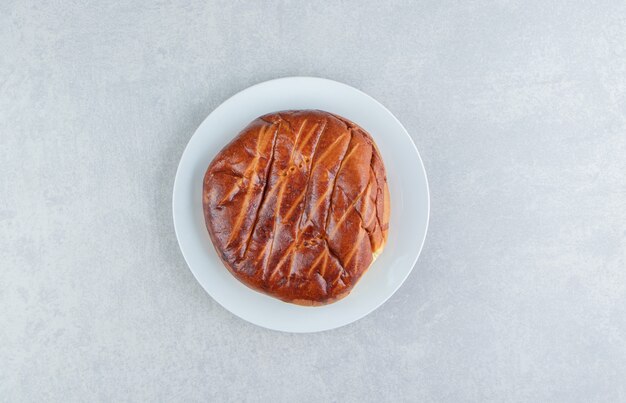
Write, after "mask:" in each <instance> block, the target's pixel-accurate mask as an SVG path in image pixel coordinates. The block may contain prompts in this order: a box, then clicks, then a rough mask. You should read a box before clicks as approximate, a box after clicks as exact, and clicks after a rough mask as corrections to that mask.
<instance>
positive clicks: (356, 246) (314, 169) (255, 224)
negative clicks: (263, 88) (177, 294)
mask: <svg viewBox="0 0 626 403" xmlns="http://www.w3.org/2000/svg"><path fill="white" fill-rule="evenodd" d="M203 208H204V217H205V221H206V226H207V229H208V231H209V235H210V237H211V240H212V241H213V245H214V246H215V249H216V250H217V252H218V254H219V256H220V258H221V259H222V261H223V262H224V264H225V266H226V267H227V268H228V270H229V271H230V272H231V273H232V274H233V275H234V276H235V277H236V278H237V279H238V280H240V281H241V282H242V283H244V284H246V285H247V286H249V287H250V288H252V289H254V290H257V291H260V292H263V293H266V294H269V295H271V296H274V297H276V298H279V299H281V300H283V301H286V302H291V303H295V304H300V305H323V304H328V303H331V302H334V301H337V300H338V299H341V298H343V297H344V296H346V295H348V294H349V293H350V291H351V290H352V288H353V287H354V285H355V284H356V283H357V282H358V280H359V279H360V278H361V276H362V275H363V273H364V272H365V271H366V270H367V268H368V267H369V266H370V264H371V263H372V261H373V259H374V256H375V255H377V254H378V253H380V252H381V251H382V248H383V246H384V244H385V241H386V238H387V230H388V227H389V191H388V188H387V178H386V175H385V168H384V166H383V162H382V159H381V157H380V154H379V152H378V149H377V148H376V145H375V144H374V141H373V140H372V138H371V136H370V135H369V134H368V133H367V132H366V131H365V130H363V129H362V128H360V127H359V126H357V125H356V124H354V123H352V122H350V121H349V120H347V119H345V118H342V117H340V116H336V115H333V114H330V113H327V112H323V111H318V110H300V111H283V112H277V113H272V114H268V115H264V116H261V117H259V118H257V119H256V120H254V121H253V122H252V123H250V124H249V125H248V126H247V127H246V128H245V129H244V130H243V131H242V132H241V133H239V135H238V136H237V137H236V138H235V139H234V140H233V141H232V142H230V144H228V145H227V146H226V147H225V148H224V149H222V151H220V153H219V154H218V155H217V156H216V157H215V159H214V160H213V161H212V162H211V164H210V165H209V168H208V169H207V171H206V174H205V176H204V184H203Z"/></svg>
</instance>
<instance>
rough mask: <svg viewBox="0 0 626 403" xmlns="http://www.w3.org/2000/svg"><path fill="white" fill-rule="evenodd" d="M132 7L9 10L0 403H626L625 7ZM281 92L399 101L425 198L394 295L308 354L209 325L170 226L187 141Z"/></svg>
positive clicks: (288, 343)
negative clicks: (425, 180) (225, 107)
mask: <svg viewBox="0 0 626 403" xmlns="http://www.w3.org/2000/svg"><path fill="white" fill-rule="evenodd" d="M125 3H126V2H124V3H118V4H115V2H112V1H52V2H48V1H39V0H37V1H22V0H8V1H7V0H4V1H1V2H0V400H6V401H22V400H23V401H42V400H51V401H113V400H115V401H125V400H128V401H131V400H132V401H278V402H282V401H284V402H294V401H300V402H309V401H310V402H314V401H337V402H363V401H372V402H378V401H389V402H397V401H438V402H441V401H447V402H458V401H584V402H588V401H603V402H607V401H620V400H621V401H624V400H625V399H626V383H625V382H624V376H625V374H626V4H625V3H624V2H622V1H602V2H597V4H595V5H593V4H587V5H584V6H581V5H580V3H583V2H570V1H544V0H541V1H530V2H529V1H521V0H520V1H505V0H502V1H493V2H491V1H459V2H441V1H432V2H426V1H410V2H409V1H405V2H394V3H393V4H384V5H383V4H382V3H380V2H377V1H370V2H356V1H355V2H352V3H350V2H332V3H331V2H329V3H320V2H312V1H282V2H273V3H269V2H268V3H266V5H263V6H261V2H257V3H256V5H255V4H254V3H253V2H239V1H208V2H207V1H161V2H143V3H144V4H141V2H127V3H128V4H125ZM574 3H578V5H575V4H574ZM264 4H265V3H264ZM289 75H314V76H322V77H327V78H331V79H335V80H339V81H343V82H346V83H347V84H350V85H353V86H356V87H357V88H360V89H362V90H364V91H365V92H367V93H369V94H371V95H372V96H374V97H375V98H377V99H378V100H380V101H381V102H382V103H383V104H385V105H386V106H387V107H388V108H389V109H390V110H391V111H392V112H394V113H395V114H396V116H397V117H398V118H399V119H400V120H401V121H402V122H403V123H404V125H405V126H406V127H407V129H408V130H409V132H410V133H411V135H412V136H413V138H414V139H415V142H416V144H417V146H418V148H419V149H420V151H421V153H422V157H423V159H424V162H425V165H426V169H427V171H428V174H429V179H430V186H431V192H432V217H431V226H430V232H429V236H428V238H427V240H426V244H425V247H424V251H423V253H422V257H421V258H420V260H419V262H418V263H417V265H416V268H415V270H414V271H413V274H412V275H411V276H410V278H409V279H408V280H407V282H406V283H405V285H404V286H403V287H402V288H401V289H400V290H399V291H398V293H396V295H395V296H394V297H393V298H391V299H390V300H389V301H388V302H387V303H386V304H385V305H384V306H383V307H382V308H380V309H378V310H377V311H376V312H374V313H373V314H371V315H370V316H368V317H366V318H365V319H363V320H360V321H358V322H356V323H354V324H352V325H349V326H347V327H344V328H341V329H338V330H335V331H330V332H326V333H321V334H312V335H290V334H281V333H276V332H272V331H268V330H264V329H261V328H257V327H255V326H253V325H250V324H248V323H246V322H243V321H242V320H239V319H238V318H236V317H234V316H232V315H231V314H230V313H228V312H226V311H225V310H224V309H222V308H221V307H219V306H217V305H216V303H215V302H213V301H212V300H211V298H210V297H209V296H208V295H206V294H205V292H204V291H203V290H202V289H201V287H200V286H199V285H198V284H197V283H196V281H195V280H194V278H193V277H192V275H191V273H190V271H189V270H188V269H187V267H186V265H185V263H184V261H183V258H182V256H181V254H180V252H179V250H178V246H177V243H176V239H175V237H174V231H173V228H172V219H171V204H170V203H171V191H172V185H173V179H174V174H175V171H176V166H177V163H178V160H179V158H180V156H181V153H182V151H183V148H184V146H185V144H186V143H187V141H188V140H189V138H190V137H191V135H192V133H193V131H194V129H195V128H196V127H197V126H198V125H199V124H200V122H201V121H202V120H203V119H204V118H205V117H206V115H207V114H208V113H209V112H210V111H211V110H212V109H213V108H215V107H216V106H217V105H219V104H220V103H221V102H222V101H224V100H225V99H226V98H227V97H229V96H230V95H232V94H234V93H235V92H237V91H239V90H241V89H243V88H245V87H247V86H249V85H251V84H254V83H257V82H260V81H264V80H267V79H271V78H276V77H281V76H289Z"/></svg>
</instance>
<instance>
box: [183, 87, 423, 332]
mask: <svg viewBox="0 0 626 403" xmlns="http://www.w3.org/2000/svg"><path fill="white" fill-rule="evenodd" d="M287 109H321V110H325V111H328V112H332V113H335V114H338V115H341V116H344V117H346V118H348V119H350V120H352V121H353V122H355V123H356V124H358V125H360V126H361V127H363V128H364V129H365V130H367V131H368V132H369V133H370V134H371V135H372V137H373V138H374V140H375V141H376V144H377V145H378V148H379V149H380V152H381V154H382V157H383V161H384V163H385V167H386V169H387V180H388V184H389V193H390V195H391V219H390V223H389V235H388V240H387V245H386V246H385V249H384V251H383V253H382V254H381V255H380V256H379V257H378V259H377V260H376V261H375V263H374V264H373V265H372V266H371V267H370V268H369V270H368V271H367V272H366V274H365V275H364V276H363V277H362V278H361V280H360V281H359V283H358V284H357V285H356V286H355V287H354V289H353V290H352V292H351V293H350V295H348V296H347V297H346V298H344V299H342V300H340V301H338V302H336V303H334V304H330V305H325V306H321V307H302V306H298V305H293V304H288V303H285V302H282V301H280V300H277V299H274V298H272V297H269V296H266V295H264V294H261V293H258V292H256V291H253V290H251V289H250V288H248V287H246V286H245V285H243V284H242V283H240V282H239V281H238V280H237V279H235V278H234V277H233V276H232V275H231V274H230V273H229V272H228V270H227V269H226V268H225V267H224V266H223V264H222V262H221V261H220V259H219V257H218V256H217V253H216V252H215V249H214V248H213V244H212V243H211V240H210V239H209V234H208V232H207V230H206V227H205V224H204V216H203V212H202V179H203V176H204V173H205V171H206V169H207V167H208V165H209V163H210V162H211V160H212V159H213V158H214V157H215V155H216V154H217V153H218V152H219V151H220V150H221V149H222V147H224V146H225V145H226V144H227V143H228V142H229V141H230V140H231V139H232V138H233V137H234V136H236V135H237V134H238V133H239V132H240V131H241V130H242V129H243V128H244V127H246V125H248V123H250V122H251V121H252V120H254V119H255V118H256V117H258V116H261V115H263V114H266V113H269V112H275V111H280V110H287ZM429 203H430V198H429V194H428V182H427V179H426V172H425V171H424V165H423V164H422V160H421V159H420V156H419V153H418V151H417V148H416V147H415V144H413V141H412V140H411V137H409V134H408V133H407V131H406V129H405V128H404V127H403V126H402V124H401V123H400V122H399V121H398V119H396V118H395V116H393V115H392V114H391V112H389V111H388V110H387V109H386V108H385V107H384V106H382V105H381V104H380V103H378V102H377V101H376V100H375V99H373V98H372V97H370V96H369V95H366V94H364V93H363V92H361V91H359V90H357V89H355V88H352V87H350V86H348V85H345V84H341V83H338V82H336V81H331V80H326V79H322V78H312V77H288V78H280V79H276V80H271V81H266V82H264V83H260V84H257V85H254V86H252V87H250V88H247V89H245V90H243V91H241V92H240V93H238V94H236V95H234V96H232V97H231V98H230V99H228V100H226V101H225V102H224V103H223V104H221V105H220V106H219V107H218V108H217V109H215V110H214V111H213V112H212V113H211V114H210V115H209V116H208V117H207V118H206V119H205V120H204V122H202V124H201V125H200V127H198V130H196V132H195V134H194V135H193V137H192V138H191V140H190V141H189V144H187V148H185V151H184V152H183V156H182V158H181V160H180V164H179V165H178V171H177V173H176V180H175V181H174V195H173V199H172V209H173V213H174V228H175V230H176V237H177V238H178V243H179V245H180V249H181V251H182V253H183V256H184V257H185V260H186V261H187V264H188V265H189V268H190V269H191V271H192V272H193V274H194V276H195V277H196V279H197V280H198V282H200V284H201V285H202V287H204V289H205V290H206V292H208V293H209V295H211V297H213V299H215V300H216V301H217V302H218V303H219V304H220V305H222V306H223V307H224V308H226V309H228V310H229V311H230V312H232V313H233V314H235V315H237V316H239V317H240V318H242V319H245V320H247V321H248V322H252V323H254V324H256V325H259V326H263V327H266V328H269V329H274V330H281V331H285V332H317V331H322V330H328V329H333V328H336V327H339V326H343V325H347V324H348V323H351V322H354V321H355V320H358V319H360V318H362V317H364V316H365V315H367V314H368V313H370V312H372V311H373V310H374V309H376V308H378V307H379V306H380V305H382V304H383V303H384V302H385V301H386V300H387V299H388V298H389V297H391V296H392V295H393V293H394V292H396V290H397V289H398V288H399V287H400V286H401V285H402V283H403V282H404V280H405V279H406V278H407V276H408V275H409V273H410V272H411V270H412V269H413V266H414V265H415V262H416V261H417V258H418V256H419V254H420V251H421V249H422V245H423V243H424V238H425V237H426V230H427V227H428V214H429Z"/></svg>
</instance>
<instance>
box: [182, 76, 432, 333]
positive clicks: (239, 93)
mask: <svg viewBox="0 0 626 403" xmlns="http://www.w3.org/2000/svg"><path fill="white" fill-rule="evenodd" d="M302 80H304V81H318V82H320V81H321V82H326V83H327V84H330V85H338V86H341V87H346V88H347V89H349V90H352V91H356V92H357V93H358V94H359V95H360V96H362V97H365V98H367V99H368V100H369V101H371V102H373V103H374V104H376V105H377V106H378V107H380V108H382V110H384V111H385V112H386V113H387V114H388V115H389V116H391V117H392V118H393V120H394V121H395V123H396V124H397V125H398V126H399V127H400V128H401V129H402V132H403V134H404V135H405V136H406V137H407V138H408V140H409V142H410V144H411V145H412V147H413V150H414V151H415V155H416V156H417V161H418V162H419V166H420V167H421V170H422V174H423V176H424V185H425V187H424V190H425V196H426V219H425V226H424V232H423V235H422V237H421V240H420V243H419V247H418V249H417V253H416V254H415V257H414V259H413V261H412V262H411V265H410V269H409V270H408V271H407V272H406V274H405V275H404V276H403V278H402V280H401V281H399V282H398V283H397V285H396V286H395V287H394V288H393V291H392V292H389V293H388V295H386V296H385V298H384V299H382V300H381V301H380V302H379V303H378V304H376V305H374V306H373V307H372V308H371V309H369V310H366V311H365V312H364V313H362V314H360V315H358V316H357V317H355V318H352V319H350V320H349V321H346V322H345V323H340V324H336V325H331V326H327V327H320V328H319V329H315V330H301V331H300V330H292V329H290V330H286V329H281V328H278V327H273V326H268V325H266V324H261V323H257V322H256V321H252V320H250V319H249V318H245V317H242V316H240V315H239V314H238V313H236V312H233V311H232V310H231V309H229V308H228V307H226V306H225V305H224V304H222V302H220V301H219V300H218V299H216V298H215V297H214V296H213V295H212V294H211V293H210V292H209V290H208V289H207V288H206V287H205V286H204V284H203V282H202V281H200V279H199V276H198V275H197V274H196V273H195V271H194V269H193V268H192V267H191V265H190V264H189V259H188V257H187V256H186V254H185V251H184V247H183V245H182V243H181V237H180V234H179V232H180V231H181V230H180V229H179V228H178V226H177V223H176V211H177V209H176V190H177V189H178V187H179V184H180V181H181V179H180V177H181V165H182V162H183V159H184V157H185V154H186V153H187V151H188V149H189V147H190V145H191V143H192V140H193V138H194V137H195V136H196V135H198V132H199V131H200V129H201V128H202V127H203V126H204V124H205V123H206V122H207V120H209V118H210V117H211V115H212V114H214V113H215V112H216V111H217V110H218V109H222V108H225V107H227V106H228V104H230V103H231V102H232V101H233V99H235V98H237V97H240V96H242V95H245V93H246V92H251V91H254V89H256V88H257V87H261V86H264V85H271V84H275V83H276V82H279V81H302ZM329 112H331V113H332V111H329ZM357 124H358V123H357ZM218 152H219V151H218ZM430 210H431V200H430V185H429V181H428V174H427V172H426V167H425V166H424V161H423V160H422V156H421V154H420V152H419V150H418V148H417V146H416V144H415V142H414V141H413V138H412V137H411V135H410V134H409V132H408V130H407V129H406V127H404V125H403V124H402V122H400V120H399V119H398V118H397V117H396V116H395V115H394V114H393V113H392V112H391V111H390V110H389V109H388V108H387V107H386V106H384V105H383V104H382V103H381V102H379V101H378V100H377V99H375V98H374V97H372V96H371V95H369V94H367V93H365V92H363V91H361V90H360V89H358V88H355V87H353V86H351V85H348V84H345V83H342V82H340V81H336V80H332V79H328V78H323V77H315V76H285V77H278V78H273V79H270V80H265V81H261V82H258V83H256V84H253V85H250V86H248V87H246V88H244V89H242V90H240V91H237V92H236V93H235V94H233V95H231V96H229V97H228V98H227V99H225V100H224V101H222V102H221V103H220V104H219V105H217V106H216V107H215V108H213V109H212V110H211V111H210V112H209V113H208V115H207V116H206V117H205V118H204V119H203V120H202V122H201V123H200V124H199V125H198V126H197V128H196V129H195V130H194V132H193V134H192V135H191V137H189V139H188V140H187V144H186V145H185V148H184V149H183V152H182V153H181V154H180V159H179V161H178V165H177V168H176V174H175V177H174V184H173V187H172V221H173V225H174V233H175V235H176V241H177V243H178V248H179V250H180V252H181V254H182V255H183V259H184V260H185V264H186V265H187V268H188V269H189V271H190V272H191V273H192V275H193V276H194V279H195V280H196V281H197V282H198V283H199V284H200V286H201V287H202V289H203V290H204V291H205V292H206V293H207V294H208V295H209V296H210V297H211V299H212V300H213V301H215V302H216V303H217V304H218V305H220V306H221V307H222V308H223V309H225V310H226V311H227V312H229V313H230V314H232V315H234V316H236V317H237V318H239V319H241V320H244V321H246V322H248V323H251V324H253V325H255V326H259V327H262V328H265V329H269V330H273V331H278V332H283V333H318V332H324V331H329V330H333V329H337V328H341V327H343V326H346V325H349V324H351V323H354V322H356V321H358V320H361V319H363V318H364V317H366V316H367V315H369V314H371V313H372V312H374V311H375V310H377V309H378V308H380V307H381V306H382V305H383V304H385V303H386V302H387V301H388V300H389V299H390V298H391V297H392V296H393V295H394V294H395V293H396V292H397V291H398V290H399V289H400V287H402V285H403V284H404V282H405V281H406V279H407V278H408V277H409V275H410V274H411V273H412V272H413V270H414V269H415V265H416V263H417V262H418V260H419V257H420V256H421V254H422V250H423V248H424V244H425V242H426V237H427V235H428V229H429V226H430ZM179 225H180V224H179ZM243 286H244V287H245V285H243ZM253 291H254V292H258V291H255V290H253ZM285 303H286V302H285ZM310 309H315V308H314V307H313V308H310Z"/></svg>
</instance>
